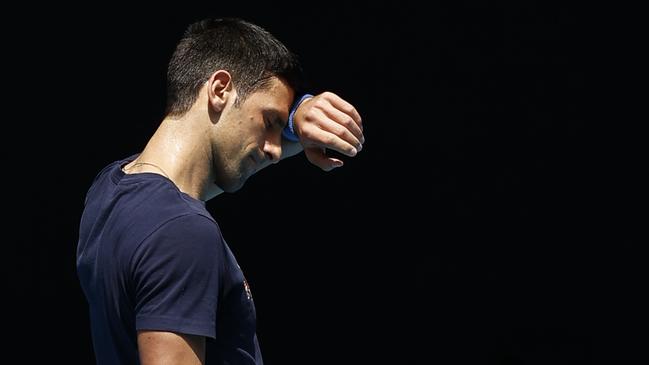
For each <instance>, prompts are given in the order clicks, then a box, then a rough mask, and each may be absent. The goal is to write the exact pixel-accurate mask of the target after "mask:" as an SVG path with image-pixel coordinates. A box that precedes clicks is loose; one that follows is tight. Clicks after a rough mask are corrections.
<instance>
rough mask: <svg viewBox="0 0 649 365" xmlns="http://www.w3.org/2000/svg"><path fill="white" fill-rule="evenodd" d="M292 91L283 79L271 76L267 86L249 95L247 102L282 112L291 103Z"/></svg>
mask: <svg viewBox="0 0 649 365" xmlns="http://www.w3.org/2000/svg"><path fill="white" fill-rule="evenodd" d="M293 97H294V92H293V89H292V88H291V87H290V86H289V85H288V83H287V82H286V81H284V80H283V79H281V78H279V77H276V76H273V77H271V79H270V80H269V83H268V86H266V87H264V88H262V89H260V90H257V91H255V92H253V93H252V94H250V96H249V97H248V100H249V101H250V104H254V105H255V106H258V107H265V108H273V109H279V110H282V111H283V110H284V109H286V110H287V111H288V109H289V108H290V107H291V103H292V102H293Z"/></svg>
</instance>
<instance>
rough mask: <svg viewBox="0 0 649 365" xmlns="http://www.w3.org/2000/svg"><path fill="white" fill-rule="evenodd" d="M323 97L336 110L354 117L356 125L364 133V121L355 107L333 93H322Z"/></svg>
mask: <svg viewBox="0 0 649 365" xmlns="http://www.w3.org/2000/svg"><path fill="white" fill-rule="evenodd" d="M322 96H323V97H324V98H325V99H326V100H328V101H329V102H330V103H331V105H332V106H333V107H334V108H336V109H338V110H340V111H341V112H343V113H345V114H347V115H348V116H350V117H352V120H353V121H354V122H355V123H356V125H358V128H359V129H360V130H361V132H362V131H363V121H362V120H361V115H360V114H358V111H356V108H354V106H353V105H351V104H350V103H348V102H346V101H345V100H343V99H342V98H341V97H340V96H338V95H336V94H334V93H332V92H324V93H322Z"/></svg>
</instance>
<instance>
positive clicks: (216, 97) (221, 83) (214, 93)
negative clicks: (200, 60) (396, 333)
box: [207, 70, 236, 113]
mask: <svg viewBox="0 0 649 365" xmlns="http://www.w3.org/2000/svg"><path fill="white" fill-rule="evenodd" d="M207 97H208V100H209V103H210V106H211V107H212V108H213V109H214V110H215V111H217V112H219V113H220V112H221V111H223V108H225V105H226V104H227V103H228V98H232V97H236V95H235V93H234V87H233V86H232V76H230V73H229V72H227V71H224V70H218V71H216V72H214V73H213V74H212V76H210V78H209V80H207Z"/></svg>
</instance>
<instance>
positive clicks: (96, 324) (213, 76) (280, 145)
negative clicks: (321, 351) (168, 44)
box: [77, 19, 364, 364]
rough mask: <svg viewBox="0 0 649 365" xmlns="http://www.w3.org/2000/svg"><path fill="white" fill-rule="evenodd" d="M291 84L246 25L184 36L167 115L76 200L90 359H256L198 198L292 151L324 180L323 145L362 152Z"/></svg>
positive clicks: (224, 252)
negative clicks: (80, 206) (137, 149)
mask: <svg viewBox="0 0 649 365" xmlns="http://www.w3.org/2000/svg"><path fill="white" fill-rule="evenodd" d="M299 76H300V75H299V65H298V62H297V61H296V59H295V57H294V55H292V54H291V53H290V52H289V51H288V50H287V49H286V47H285V46H284V45H283V44H281V43H280V42H279V41H278V40H277V39H275V38H274V37H273V36H272V35H271V34H269V33H268V32H266V31H265V30H263V29H262V28H260V27H258V26H256V25H253V24H250V23H247V22H245V21H242V20H238V19H217V20H203V21H200V22H197V23H195V24H192V25H191V26H190V27H189V28H188V29H187V31H186V32H185V35H184V37H183V38H182V40H181V41H180V42H179V44H178V46H177V48H176V51H175V52H174V54H173V56H172V58H171V61H170V63H169V68H168V101H167V113H166V117H165V118H164V120H163V121H162V122H161V124H160V126H159V128H158V129H157V131H156V132H155V133H154V135H153V136H152V137H151V139H150V140H149V142H148V143H147V145H146V147H145V148H144V150H143V151H142V152H141V153H140V154H138V155H135V156H131V157H129V158H126V159H123V160H120V161H115V162H114V163H112V164H110V165H108V166H107V167H105V168H104V169H103V170H102V171H101V172H100V173H99V174H98V175H97V177H96V178H95V180H94V182H93V184H92V186H91V187H90V189H89V191H88V194H87V196H86V202H85V209H84V212H83V216H82V218H81V223H80V232H79V246H78V251H77V268H78V274H79V278H80V282H81V286H82V288H83V291H84V293H85V295H86V298H87V300H88V303H89V307H90V322H91V327H92V336H93V345H94V349H95V356H96V358H97V363H99V364H135V363H141V364H203V363H208V364H262V357H261V353H260V350H259V345H258V342H257V338H256V334H255V321H256V319H255V308H254V303H253V301H252V297H251V295H250V290H249V287H248V284H247V283H246V281H245V279H244V276H243V273H242V272H241V270H240V268H239V266H238V264H237V262H236V260H235V258H234V256H233V255H232V252H231V251H230V249H229V248H228V245H227V244H226V242H225V241H224V240H223V237H222V236H221V231H220V229H219V227H218V225H217V224H216V222H215V221H214V219H213V218H212V216H211V215H210V214H209V213H208V211H207V210H206V209H205V201H207V200H209V199H211V198H213V197H215V196H217V195H219V194H220V193H222V192H224V191H225V192H234V191H237V190H238V189H240V188H241V187H242V185H243V184H244V182H245V181H246V179H248V178H249V177H250V176H251V175H253V174H254V173H255V172H257V171H259V170H260V169H262V168H264V167H266V166H268V165H269V164H270V163H276V162H278V161H280V160H281V159H282V158H284V157H288V156H292V155H295V154H297V153H299V152H300V151H301V150H304V152H305V154H306V156H307V158H308V160H309V161H310V162H311V163H313V164H315V165H317V166H319V167H320V168H322V169H323V170H326V171H329V170H331V169H333V168H336V167H339V166H342V164H343V162H342V161H341V160H339V159H336V158H333V157H329V156H327V155H326V154H325V152H326V149H331V150H335V151H338V152H340V153H342V154H344V155H347V156H354V155H356V153H358V151H360V150H361V149H362V143H364V137H363V132H362V124H361V118H360V116H359V114H358V112H357V111H356V110H355V109H354V107H353V106H352V105H350V104H349V103H347V102H346V101H344V100H343V99H341V98H340V97H338V96H336V95H335V94H333V93H329V92H326V93H323V94H320V95H316V96H311V95H308V94H306V95H303V94H300V93H298V92H299V91H300V86H299V85H300V83H299V82H300V81H299ZM287 122H288V123H287ZM287 124H290V125H287ZM275 218H277V217H275Z"/></svg>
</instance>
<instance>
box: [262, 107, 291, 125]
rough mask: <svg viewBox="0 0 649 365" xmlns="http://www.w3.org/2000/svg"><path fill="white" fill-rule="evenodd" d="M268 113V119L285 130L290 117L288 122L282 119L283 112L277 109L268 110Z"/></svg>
mask: <svg viewBox="0 0 649 365" xmlns="http://www.w3.org/2000/svg"><path fill="white" fill-rule="evenodd" d="M266 111H267V113H268V114H269V115H268V117H269V118H271V122H272V123H274V124H277V125H278V126H279V127H281V129H284V128H285V127H286V125H287V124H288V117H287V119H286V120H284V118H282V116H281V112H280V111H279V110H276V109H266Z"/></svg>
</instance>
